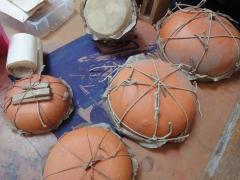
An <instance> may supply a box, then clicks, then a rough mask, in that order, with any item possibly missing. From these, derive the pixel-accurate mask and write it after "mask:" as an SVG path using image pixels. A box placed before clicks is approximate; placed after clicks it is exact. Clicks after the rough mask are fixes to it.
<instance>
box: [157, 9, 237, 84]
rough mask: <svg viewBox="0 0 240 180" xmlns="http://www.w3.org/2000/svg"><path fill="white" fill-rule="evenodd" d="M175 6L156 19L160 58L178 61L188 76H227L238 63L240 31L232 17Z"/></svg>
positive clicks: (216, 78)
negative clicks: (175, 7) (171, 10)
mask: <svg viewBox="0 0 240 180" xmlns="http://www.w3.org/2000/svg"><path fill="white" fill-rule="evenodd" d="M178 8H179V10H178V11H176V12H174V13H168V15H167V16H166V17H165V18H164V19H163V20H162V21H160V22H159V39H158V45H159V49H160V52H161V55H162V59H163V60H166V61H168V62H171V63H173V64H182V67H183V69H184V71H187V72H188V74H189V77H190V79H199V80H211V81H218V80H221V79H225V78H228V77H230V76H231V75H232V74H233V73H234V72H235V71H237V70H238V69H239V67H240V34H239V31H238V30H237V29H236V28H235V27H234V26H233V25H232V24H231V22H230V21H232V19H231V18H230V17H228V16H226V15H224V14H221V13H216V12H213V11H211V10H209V9H201V8H198V7H187V8H184V9H182V8H181V6H178Z"/></svg>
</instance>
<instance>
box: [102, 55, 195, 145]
mask: <svg viewBox="0 0 240 180" xmlns="http://www.w3.org/2000/svg"><path fill="white" fill-rule="evenodd" d="M195 90H196V89H195V88H194V86H193V85H192V84H191V83H190V81H189V80H188V79H187V78H186V76H185V75H184V74H183V73H182V72H181V71H180V70H179V69H177V68H175V67H173V66H172V65H170V64H168V63H165V62H162V61H160V60H151V59H147V60H141V61H135V62H133V63H126V64H125V65H124V66H123V67H121V68H120V69H119V70H118V72H117V73H116V75H115V76H114V77H113V78H112V79H111V81H110V84H109V87H108V89H107V90H106V92H105V95H104V98H105V100H106V104H105V106H106V110H107V112H108V113H109V114H110V116H111V119H112V121H113V124H114V125H115V126H116V128H117V130H118V131H119V132H120V133H122V134H125V135H127V136H128V137H130V138H132V139H134V140H136V141H138V142H139V143H140V145H142V146H144V147H148V148H157V147H160V146H162V145H163V144H165V143H167V142H169V141H172V142H181V141H183V140H185V139H186V138H187V137H188V131H189V127H190V125H191V123H192V121H193V119H194V116H195V113H196V102H197V101H196V100H197V99H196V91H195Z"/></svg>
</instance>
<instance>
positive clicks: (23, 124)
mask: <svg viewBox="0 0 240 180" xmlns="http://www.w3.org/2000/svg"><path fill="white" fill-rule="evenodd" d="M72 108H73V107H72V92H71V89H70V87H68V85H67V84H66V83H65V82H64V81H62V80H60V79H57V78H55V77H52V76H39V75H33V76H32V77H31V78H26V79H23V80H19V81H16V83H15V84H14V85H13V86H12V87H11V88H10V89H9V90H8V92H7V93H6V95H5V98H4V110H5V116H6V118H7V119H8V120H9V121H10V122H11V123H12V124H13V125H14V126H15V127H16V128H17V130H20V131H22V132H23V133H27V134H28V133H29V134H40V133H46V132H49V131H50V130H52V129H55V128H57V127H58V126H59V125H60V124H61V122H62V121H63V120H65V119H66V118H68V116H69V115H70V113H71V112H72Z"/></svg>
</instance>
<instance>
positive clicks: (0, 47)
mask: <svg viewBox="0 0 240 180" xmlns="http://www.w3.org/2000/svg"><path fill="white" fill-rule="evenodd" d="M7 51H8V38H7V36H6V34H5V32H4V30H3V28H2V26H1V25H0V57H1V56H5V55H6V54H7Z"/></svg>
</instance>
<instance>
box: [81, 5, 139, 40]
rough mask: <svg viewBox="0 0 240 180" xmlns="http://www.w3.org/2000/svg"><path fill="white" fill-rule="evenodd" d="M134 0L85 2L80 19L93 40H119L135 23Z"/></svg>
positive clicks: (135, 9) (135, 10)
mask: <svg viewBox="0 0 240 180" xmlns="http://www.w3.org/2000/svg"><path fill="white" fill-rule="evenodd" d="M136 7H137V5H136V2H135V0H121V1H119V0H101V1H99V0H85V1H84V2H83V5H82V18H83V20H84V22H85V25H86V27H87V29H88V31H89V33H91V34H92V35H93V38H94V40H110V39H120V38H121V37H122V36H124V35H125V34H126V33H128V32H129V31H131V30H132V29H133V28H134V27H135V25H136V23H137V8H136Z"/></svg>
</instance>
